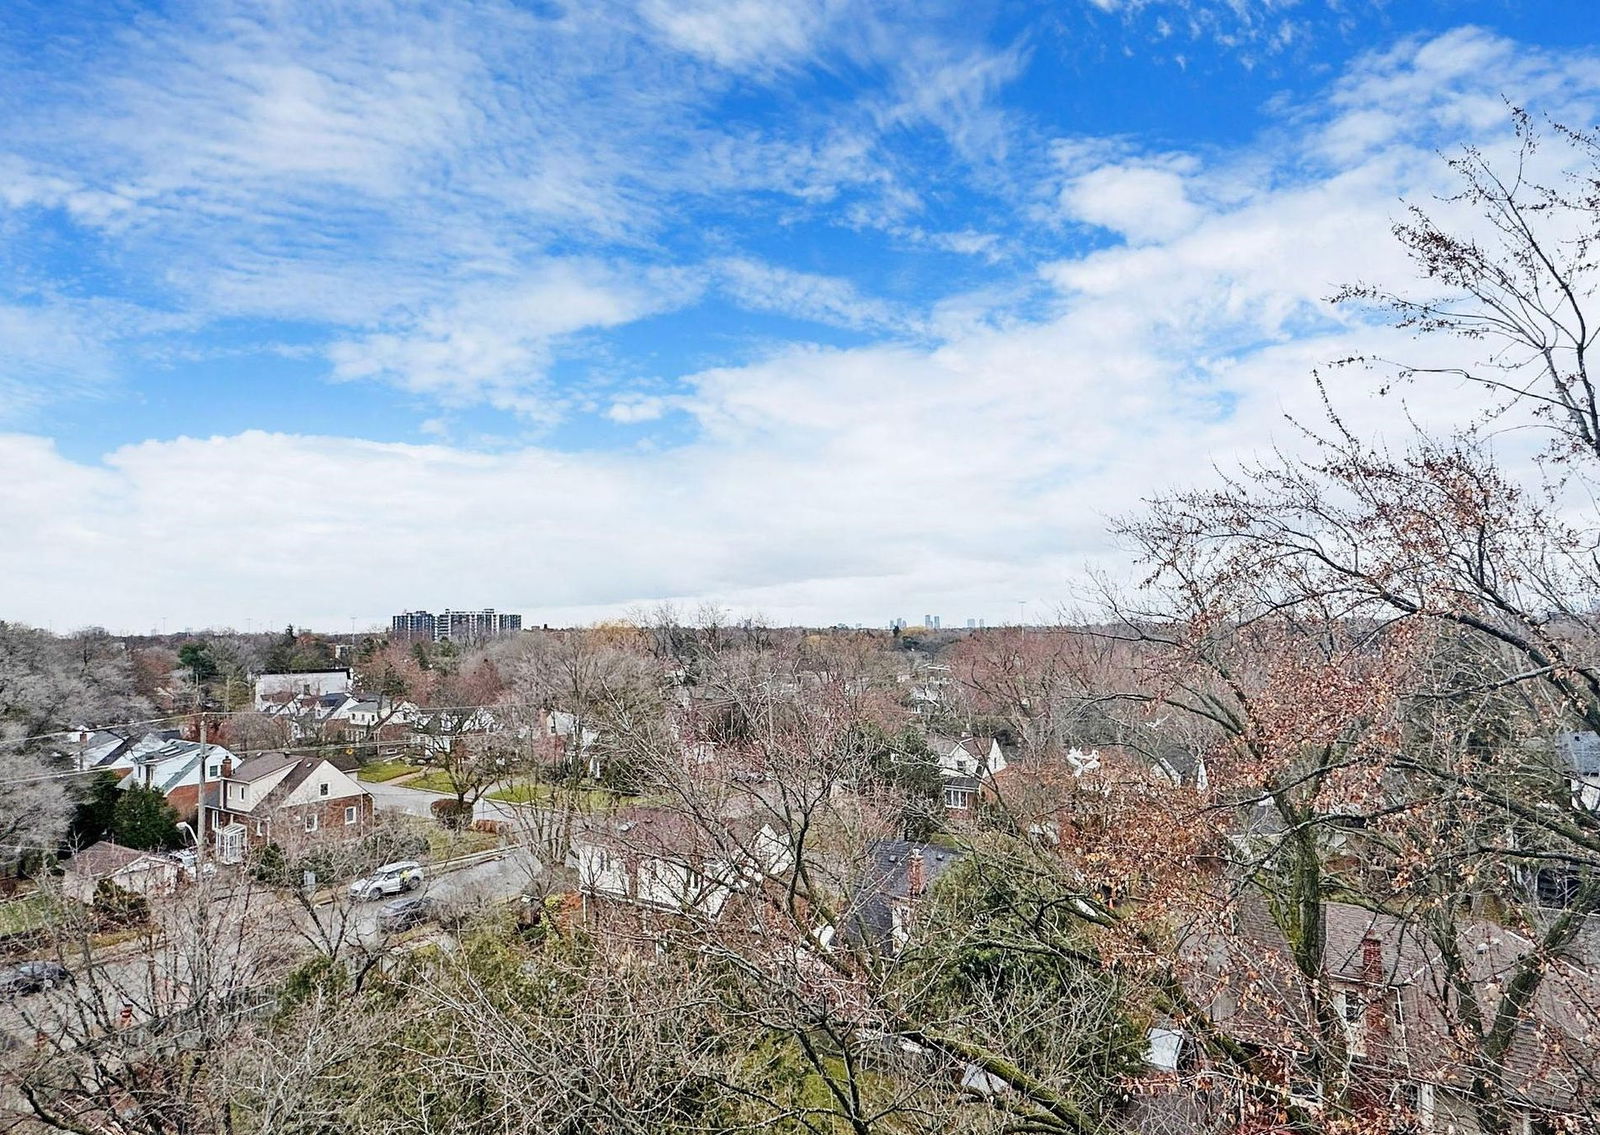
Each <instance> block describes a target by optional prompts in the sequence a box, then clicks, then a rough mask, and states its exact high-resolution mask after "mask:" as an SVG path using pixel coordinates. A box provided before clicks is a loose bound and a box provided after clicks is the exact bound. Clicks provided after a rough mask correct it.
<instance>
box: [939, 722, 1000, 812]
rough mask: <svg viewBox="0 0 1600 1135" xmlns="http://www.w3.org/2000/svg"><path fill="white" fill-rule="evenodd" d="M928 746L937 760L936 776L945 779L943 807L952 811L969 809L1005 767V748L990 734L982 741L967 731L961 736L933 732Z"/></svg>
mask: <svg viewBox="0 0 1600 1135" xmlns="http://www.w3.org/2000/svg"><path fill="white" fill-rule="evenodd" d="M928 747H929V748H930V749H931V750H932V751H933V756H934V759H935V760H936V761H938V762H939V775H940V777H942V778H943V780H944V785H943V788H944V806H945V807H946V808H947V809H949V810H950V811H952V812H964V811H966V810H968V809H969V808H971V807H972V806H973V804H974V803H976V802H977V799H978V795H979V793H980V792H981V791H982V789H983V786H984V785H985V784H986V783H987V782H988V781H989V779H990V778H991V777H992V776H994V774H995V773H998V772H1002V771H1004V769H1005V767H1006V755H1005V751H1004V750H1003V749H1002V748H1001V747H1000V742H999V741H996V740H995V739H994V738H992V737H991V738H989V739H988V740H983V739H981V738H978V737H973V736H971V735H970V734H969V735H968V736H965V737H961V738H954V737H942V736H939V735H937V734H935V735H934V736H932V737H929V738H928Z"/></svg>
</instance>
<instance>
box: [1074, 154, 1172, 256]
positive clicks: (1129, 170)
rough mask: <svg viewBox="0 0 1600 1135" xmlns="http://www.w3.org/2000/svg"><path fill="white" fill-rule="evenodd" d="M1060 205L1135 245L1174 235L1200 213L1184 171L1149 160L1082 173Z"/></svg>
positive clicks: (1077, 218) (1165, 238) (1082, 219)
mask: <svg viewBox="0 0 1600 1135" xmlns="http://www.w3.org/2000/svg"><path fill="white" fill-rule="evenodd" d="M1061 204H1062V206H1063V207H1064V208H1065V210H1066V211H1067V214H1068V215H1069V216H1070V217H1072V218H1073V219H1075V220H1079V221H1085V222H1087V223H1089V224H1091V225H1099V226H1100V227H1102V228H1108V229H1112V230H1114V231H1116V232H1118V233H1120V234H1121V235H1122V236H1124V237H1126V238H1128V240H1130V241H1133V242H1135V243H1143V242H1145V241H1153V240H1167V239H1170V238H1172V237H1175V236H1177V235H1178V234H1180V233H1183V232H1186V231H1188V230H1189V229H1190V228H1192V227H1194V225H1195V224H1196V223H1197V222H1198V221H1199V220H1200V218H1201V216H1202V213H1201V210H1200V207H1199V206H1197V205H1196V204H1195V203H1194V202H1193V201H1191V200H1189V195H1188V190H1187V188H1186V186H1185V180H1184V176H1183V173H1182V172H1180V170H1178V169H1174V168H1163V167H1162V166H1159V165H1156V164H1150V163H1138V164H1128V165H1107V166H1100V167H1099V168H1097V169H1093V170H1090V171H1089V172H1087V173H1084V174H1080V175H1079V176H1078V177H1076V178H1074V179H1073V180H1072V181H1070V182H1069V183H1068V184H1067V185H1066V186H1065V187H1063V189H1062V190H1061Z"/></svg>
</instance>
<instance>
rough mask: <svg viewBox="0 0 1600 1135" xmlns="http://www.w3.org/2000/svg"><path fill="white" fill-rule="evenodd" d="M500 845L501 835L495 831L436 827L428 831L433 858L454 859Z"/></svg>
mask: <svg viewBox="0 0 1600 1135" xmlns="http://www.w3.org/2000/svg"><path fill="white" fill-rule="evenodd" d="M499 846H500V837H499V836H497V835H495V834H494V833H493V832H474V831H459V832H453V831H450V830H449V829H448V828H441V827H434V828H433V829H432V830H430V831H429V832H428V857H429V858H430V859H433V860H441V859H454V858H455V857H457V856H459V855H471V854H472V853H473V852H476V851H489V850H491V849H493V848H496V847H499Z"/></svg>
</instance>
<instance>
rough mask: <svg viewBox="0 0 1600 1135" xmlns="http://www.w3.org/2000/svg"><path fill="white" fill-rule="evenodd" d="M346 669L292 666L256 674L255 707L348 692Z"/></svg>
mask: <svg viewBox="0 0 1600 1135" xmlns="http://www.w3.org/2000/svg"><path fill="white" fill-rule="evenodd" d="M349 692H350V671H349V670H294V671H284V672H272V673H266V674H257V675H256V709H258V710H264V709H266V707H267V706H268V705H270V704H273V703H275V702H283V701H288V700H289V699H290V698H299V697H322V696H323V695H324V694H348V693H349Z"/></svg>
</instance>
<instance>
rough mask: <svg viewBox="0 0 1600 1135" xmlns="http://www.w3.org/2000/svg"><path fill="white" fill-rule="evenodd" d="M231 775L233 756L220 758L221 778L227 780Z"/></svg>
mask: <svg viewBox="0 0 1600 1135" xmlns="http://www.w3.org/2000/svg"><path fill="white" fill-rule="evenodd" d="M232 775H233V758H232V757H223V758H222V779H223V780H227V779H228V778H229V777H231V776H232Z"/></svg>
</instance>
